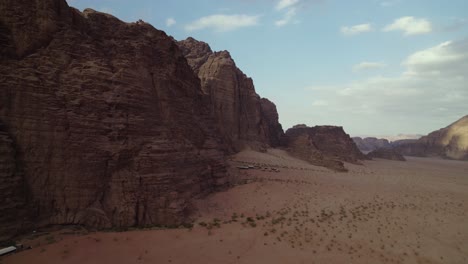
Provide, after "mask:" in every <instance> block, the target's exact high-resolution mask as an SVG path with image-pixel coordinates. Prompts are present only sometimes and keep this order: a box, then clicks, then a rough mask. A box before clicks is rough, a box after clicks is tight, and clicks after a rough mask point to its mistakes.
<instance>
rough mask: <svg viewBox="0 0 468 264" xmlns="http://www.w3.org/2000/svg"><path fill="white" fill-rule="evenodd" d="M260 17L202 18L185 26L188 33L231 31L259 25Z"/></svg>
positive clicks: (215, 16) (218, 16)
mask: <svg viewBox="0 0 468 264" xmlns="http://www.w3.org/2000/svg"><path fill="white" fill-rule="evenodd" d="M259 19H260V16H250V15H211V16H206V17H202V18H200V19H197V20H195V21H193V22H192V23H190V24H188V25H186V26H185V30H187V31H196V30H202V29H207V28H210V29H213V30H214V31H217V32H225V31H231V30H235V29H239V28H242V27H251V26H255V25H257V24H258V21H259Z"/></svg>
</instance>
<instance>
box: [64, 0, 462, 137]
mask: <svg viewBox="0 0 468 264" xmlns="http://www.w3.org/2000/svg"><path fill="white" fill-rule="evenodd" d="M68 3H69V4H70V5H71V6H74V7H76V8H78V9H80V10H83V9H84V8H86V7H90V8H93V9H95V10H98V11H102V12H106V13H111V14H113V15H114V16H116V17H118V18H120V19H121V20H124V21H126V22H133V21H136V20H138V19H142V20H144V21H146V22H148V23H150V24H152V25H153V26H154V27H156V28H158V29H161V30H164V31H165V32H166V33H167V34H168V35H172V36H173V37H174V38H175V39H177V40H182V39H185V38H187V37H188V36H192V37H194V38H196V39H198V40H202V41H205V42H207V43H208V44H210V46H211V48H212V49H213V50H229V52H230V53H231V55H232V57H233V58H234V60H235V61H236V64H237V66H238V67H239V68H240V69H241V70H242V71H243V72H244V73H246V74H247V75H248V76H250V77H252V78H253V80H254V83H255V87H256V90H257V92H258V93H259V94H260V95H261V96H262V97H267V98H269V99H271V100H272V101H273V102H275V104H276V105H277V107H278V112H279V115H280V122H281V123H282V124H283V127H284V128H289V127H291V126H292V125H294V124H298V123H305V124H308V125H311V126H313V125H339V126H343V127H344V128H345V130H346V131H347V132H348V133H349V134H351V135H395V134H399V133H408V134H426V133H428V132H431V131H433V130H435V129H438V128H441V127H444V126H446V125H448V124H450V123H451V122H454V121H455V120H457V119H458V118H460V117H462V116H464V115H467V114H468V15H467V14H468V13H467V12H466V10H468V1H466V0H450V1H447V0H446V1H436V0H425V1H423V0H414V1H409V0H407V1H405V0H361V1H359V0H356V1H343V0H340V1H337V0H335V1H334V0H217V1H215V0H198V1H178V0H173V1H150V0H134V1H127V0H100V1H95V0H71V1H70V0H69V1H68Z"/></svg>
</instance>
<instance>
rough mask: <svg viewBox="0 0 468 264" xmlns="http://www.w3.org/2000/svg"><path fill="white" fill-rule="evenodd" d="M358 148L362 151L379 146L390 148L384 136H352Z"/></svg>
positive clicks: (371, 149)
mask: <svg viewBox="0 0 468 264" xmlns="http://www.w3.org/2000/svg"><path fill="white" fill-rule="evenodd" d="M352 139H353V141H354V143H355V144H356V146H357V147H358V149H359V150H361V151H363V152H368V151H373V150H376V149H379V148H390V147H391V145H390V142H388V140H387V139H384V138H375V137H366V138H360V137H353V138H352Z"/></svg>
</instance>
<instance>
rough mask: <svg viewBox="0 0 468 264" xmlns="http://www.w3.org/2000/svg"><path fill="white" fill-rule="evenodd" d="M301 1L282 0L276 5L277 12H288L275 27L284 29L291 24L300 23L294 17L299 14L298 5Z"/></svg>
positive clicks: (277, 21) (276, 22)
mask: <svg viewBox="0 0 468 264" xmlns="http://www.w3.org/2000/svg"><path fill="white" fill-rule="evenodd" d="M299 1H300V0H280V1H279V2H278V3H277V4H276V10H280V11H282V10H286V12H285V13H284V14H283V18H281V19H279V20H276V21H275V25H276V26H277V27H282V26H285V25H287V24H290V23H298V21H297V20H295V19H294V17H295V16H296V14H297V5H298V4H299Z"/></svg>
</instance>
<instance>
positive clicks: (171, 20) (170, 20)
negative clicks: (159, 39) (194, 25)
mask: <svg viewBox="0 0 468 264" xmlns="http://www.w3.org/2000/svg"><path fill="white" fill-rule="evenodd" d="M176 23H177V21H176V20H175V19H174V18H172V17H170V18H168V19H166V26H167V27H171V26H173V25H175V24H176Z"/></svg>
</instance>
